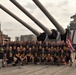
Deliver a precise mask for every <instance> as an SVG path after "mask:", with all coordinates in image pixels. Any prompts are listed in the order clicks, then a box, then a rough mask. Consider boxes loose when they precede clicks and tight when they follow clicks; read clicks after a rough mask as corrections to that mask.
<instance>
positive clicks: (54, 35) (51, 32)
mask: <svg viewBox="0 0 76 75" xmlns="http://www.w3.org/2000/svg"><path fill="white" fill-rule="evenodd" d="M10 1H11V2H12V3H13V4H14V5H16V6H17V7H18V8H19V9H20V10H21V11H22V12H23V13H24V14H26V15H27V16H28V17H29V18H30V19H31V20H33V21H34V22H35V23H36V24H37V25H38V26H39V27H40V28H41V29H42V30H43V31H44V33H43V36H46V37H47V36H49V39H56V38H57V35H58V33H57V30H55V29H52V30H49V29H48V28H47V27H45V26H44V25H43V24H42V23H41V22H39V21H38V20H37V19H36V18H35V17H34V16H32V15H31V14H30V13H29V12H28V11H27V10H26V9H25V8H24V7H23V6H21V5H20V4H19V3H18V2H17V1H16V0H10ZM45 34H46V35H45ZM37 39H38V38H37ZM47 39H48V38H46V40H47Z"/></svg>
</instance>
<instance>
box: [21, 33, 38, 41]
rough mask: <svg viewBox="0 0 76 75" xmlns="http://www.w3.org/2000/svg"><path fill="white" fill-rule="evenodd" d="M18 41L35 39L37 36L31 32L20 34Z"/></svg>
mask: <svg viewBox="0 0 76 75" xmlns="http://www.w3.org/2000/svg"><path fill="white" fill-rule="evenodd" d="M20 41H37V36H36V35H33V34H29V35H21V36H20Z"/></svg>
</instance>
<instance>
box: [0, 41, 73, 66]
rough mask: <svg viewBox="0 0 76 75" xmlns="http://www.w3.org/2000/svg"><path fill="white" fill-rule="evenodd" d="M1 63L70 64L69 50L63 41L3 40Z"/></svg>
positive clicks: (0, 47)
mask: <svg viewBox="0 0 76 75" xmlns="http://www.w3.org/2000/svg"><path fill="white" fill-rule="evenodd" d="M0 59H2V65H3V66H4V65H5V62H6V63H7V66H9V64H12V65H13V66H16V65H17V64H18V63H20V64H21V65H24V64H30V63H32V64H46V65H58V66H59V65H67V64H69V62H70V65H72V58H71V51H70V49H69V48H68V46H67V44H66V43H65V42H64V41H57V42H55V41H53V42H52V41H49V42H41V41H39V42H38V41H26V42H24V41H23V42H22V41H21V42H16V41H14V42H12V41H11V42H5V43H4V45H0Z"/></svg>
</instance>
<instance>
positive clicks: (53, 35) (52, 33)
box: [0, 0, 67, 41]
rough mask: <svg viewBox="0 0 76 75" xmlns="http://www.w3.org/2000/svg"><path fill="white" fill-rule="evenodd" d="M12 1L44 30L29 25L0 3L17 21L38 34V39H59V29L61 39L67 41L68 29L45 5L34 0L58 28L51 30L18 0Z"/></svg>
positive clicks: (0, 6)
mask: <svg viewBox="0 0 76 75" xmlns="http://www.w3.org/2000/svg"><path fill="white" fill-rule="evenodd" d="M10 1H11V2H12V3H14V4H15V5H16V6H17V7H18V8H19V9H20V10H21V11H22V12H23V13H25V14H26V15H27V16H28V17H29V18H30V19H32V20H33V21H34V22H35V23H36V24H37V25H38V26H39V27H40V28H41V29H42V30H43V31H44V32H43V33H40V32H38V31H37V30H35V29H34V28H32V27H31V26H29V25H28V24H27V23H25V22H24V21H22V20H21V19H20V18H18V17H17V16H16V15H14V14H13V13H12V12H11V11H9V10H8V9H6V8H5V7H4V6H2V5H0V8H1V9H2V10H4V11H5V12H6V13H8V14H9V15H10V16H12V17H13V18H15V19H16V20H17V21H19V22H20V23H21V24H22V25H24V26H25V27H26V28H28V29H29V30H30V31H32V32H33V33H34V34H35V35H36V36H37V40H38V41H45V40H46V41H47V40H48V39H49V40H51V39H57V37H58V31H59V33H60V35H61V40H64V41H66V35H67V30H65V29H64V28H63V27H62V26H61V25H60V24H59V23H58V22H57V21H56V20H55V19H54V18H53V17H52V16H51V14H50V13H49V12H48V11H47V10H46V9H45V8H44V6H43V5H42V4H41V3H40V2H39V1H38V0H33V1H34V2H35V4H36V5H37V6H38V7H39V8H40V9H41V10H42V11H43V13H44V14H45V15H46V16H47V17H48V18H49V20H50V21H51V22H52V23H53V24H54V26H55V27H56V28H57V30H55V29H52V30H49V29H48V28H46V27H45V26H44V25H43V24H42V23H40V22H39V21H38V20H37V19H36V18H35V17H33V16H32V15H31V14H30V13H29V12H28V11H27V10H26V9H25V8H23V7H22V6H21V5H20V4H19V3H18V2H17V1H16V0H10Z"/></svg>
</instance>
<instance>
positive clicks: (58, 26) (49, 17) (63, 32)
mask: <svg viewBox="0 0 76 75" xmlns="http://www.w3.org/2000/svg"><path fill="white" fill-rule="evenodd" d="M33 2H34V3H35V4H36V5H37V6H38V7H39V8H40V9H41V10H42V12H43V13H44V14H45V15H46V16H47V17H48V19H49V20H50V21H51V22H52V23H53V24H54V26H55V27H56V28H57V30H58V31H59V32H60V33H61V34H62V35H64V34H65V33H66V31H65V29H64V28H63V27H62V26H61V25H60V24H59V23H58V22H57V21H56V20H55V19H54V18H53V17H52V15H51V14H50V13H49V12H48V11H47V10H46V9H45V7H44V6H43V5H42V4H41V3H40V2H39V0H33Z"/></svg>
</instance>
